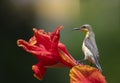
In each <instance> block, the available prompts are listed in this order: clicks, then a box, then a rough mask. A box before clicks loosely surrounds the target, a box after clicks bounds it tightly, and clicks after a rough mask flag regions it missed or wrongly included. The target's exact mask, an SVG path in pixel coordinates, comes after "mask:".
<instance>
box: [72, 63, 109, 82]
mask: <svg viewBox="0 0 120 83" xmlns="http://www.w3.org/2000/svg"><path fill="white" fill-rule="evenodd" d="M70 83H107V82H106V80H105V77H104V76H103V75H102V74H101V72H100V71H99V70H98V69H96V68H94V67H91V66H87V65H82V66H81V65H78V66H74V67H73V68H72V69H71V70H70Z"/></svg>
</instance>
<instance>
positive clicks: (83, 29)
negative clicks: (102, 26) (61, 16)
mask: <svg viewBox="0 0 120 83" xmlns="http://www.w3.org/2000/svg"><path fill="white" fill-rule="evenodd" d="M73 30H81V31H83V32H90V31H92V27H91V25H89V24H84V25H82V26H81V27H80V28H74V29H73Z"/></svg>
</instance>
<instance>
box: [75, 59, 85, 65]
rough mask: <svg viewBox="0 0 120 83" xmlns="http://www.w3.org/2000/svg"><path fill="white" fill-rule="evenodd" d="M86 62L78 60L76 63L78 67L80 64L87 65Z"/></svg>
mask: <svg viewBox="0 0 120 83" xmlns="http://www.w3.org/2000/svg"><path fill="white" fill-rule="evenodd" d="M85 61H86V60H77V61H76V63H77V65H78V64H85Z"/></svg>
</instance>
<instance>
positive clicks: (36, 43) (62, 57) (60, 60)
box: [17, 26, 107, 83]
mask: <svg viewBox="0 0 120 83" xmlns="http://www.w3.org/2000/svg"><path fill="white" fill-rule="evenodd" d="M61 29H63V26H58V27H57V29H56V30H55V31H54V32H52V33H50V32H45V31H44V30H41V29H40V30H37V29H35V28H34V29H33V31H34V35H33V37H31V38H30V40H29V41H28V42H27V41H25V40H22V39H19V40H18V41H17V45H18V46H19V47H22V48H23V49H24V50H26V51H27V52H29V53H31V54H33V55H34V56H35V57H36V58H37V59H38V61H39V62H38V63H37V64H35V65H33V66H32V70H33V71H34V76H35V77H36V78H38V79H39V80H42V79H43V77H44V75H45V73H46V70H47V69H48V68H51V67H52V68H53V67H63V66H64V67H68V68H70V74H69V75H70V83H107V82H106V80H105V77H104V76H103V75H102V73H101V72H100V71H99V70H98V69H97V68H94V67H91V66H87V65H83V64H80V63H78V62H77V61H76V60H75V59H74V58H73V57H72V56H71V55H70V53H69V52H68V50H67V48H66V46H65V45H64V44H63V43H61V42H60V41H59V39H60V30H61Z"/></svg>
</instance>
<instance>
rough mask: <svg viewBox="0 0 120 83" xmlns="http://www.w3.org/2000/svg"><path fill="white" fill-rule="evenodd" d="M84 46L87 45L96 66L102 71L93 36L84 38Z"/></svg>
mask: <svg viewBox="0 0 120 83" xmlns="http://www.w3.org/2000/svg"><path fill="white" fill-rule="evenodd" d="M84 41H85V46H87V47H88V49H89V50H90V51H91V52H92V53H93V57H94V59H95V63H96V66H97V67H98V68H99V69H100V70H101V71H102V68H101V66H100V59H99V53H98V48H97V46H96V42H95V39H94V38H91V39H90V38H89V37H88V38H86V39H85V40H84Z"/></svg>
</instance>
